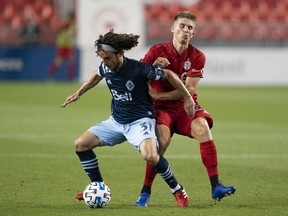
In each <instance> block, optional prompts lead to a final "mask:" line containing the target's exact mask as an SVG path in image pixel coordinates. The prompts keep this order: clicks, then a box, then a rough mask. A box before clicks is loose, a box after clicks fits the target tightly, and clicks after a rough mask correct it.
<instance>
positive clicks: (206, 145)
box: [200, 140, 218, 177]
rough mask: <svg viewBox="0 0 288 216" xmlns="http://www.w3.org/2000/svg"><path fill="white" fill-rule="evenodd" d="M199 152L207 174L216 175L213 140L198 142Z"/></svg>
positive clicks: (215, 156) (215, 153) (216, 162)
mask: <svg viewBox="0 0 288 216" xmlns="http://www.w3.org/2000/svg"><path fill="white" fill-rule="evenodd" d="M200 153H201V158H202V162H203V164H204V166H205V167H206V170H207V173H208V176H209V177H211V176H216V175H217V176H218V166H217V165H218V159H217V151H216V146H215V143H214V141H213V140H210V141H207V142H203V143H200Z"/></svg>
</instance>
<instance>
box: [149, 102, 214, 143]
mask: <svg viewBox="0 0 288 216" xmlns="http://www.w3.org/2000/svg"><path fill="white" fill-rule="evenodd" d="M154 114H155V117H156V122H157V125H160V124H163V125H166V126H167V127H169V129H170V132H171V136H173V134H174V133H177V134H181V135H184V136H188V137H191V138H193V137H192V135H191V123H192V121H193V120H194V119H195V118H198V117H201V118H204V119H206V121H207V123H208V125H209V127H210V128H212V127H213V118H212V116H211V115H210V114H209V113H208V112H207V111H206V110H205V109H204V108H202V107H201V106H200V105H199V104H196V110H195V115H194V116H193V118H192V117H190V116H188V115H187V114H186V111H185V110H184V107H182V108H180V109H177V110H168V109H167V108H160V107H156V108H154Z"/></svg>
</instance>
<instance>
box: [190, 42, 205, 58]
mask: <svg viewBox="0 0 288 216" xmlns="http://www.w3.org/2000/svg"><path fill="white" fill-rule="evenodd" d="M189 52H191V53H193V54H194V55H199V56H203V57H205V54H204V52H203V51H201V50H200V49H199V48H197V47H196V46H194V45H192V44H189Z"/></svg>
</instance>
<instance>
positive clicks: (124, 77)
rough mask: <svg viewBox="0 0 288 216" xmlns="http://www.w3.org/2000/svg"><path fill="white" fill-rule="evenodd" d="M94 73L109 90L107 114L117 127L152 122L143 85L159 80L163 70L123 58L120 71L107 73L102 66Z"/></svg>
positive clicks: (106, 69) (146, 85)
mask: <svg viewBox="0 0 288 216" xmlns="http://www.w3.org/2000/svg"><path fill="white" fill-rule="evenodd" d="M98 73H99V75H100V76H102V77H104V78H105V80H106V83H107V85H108V87H109V89H110V92H111V95H112V101H111V112H112V116H113V118H114V119H115V120H116V121H117V122H118V123H120V124H128V123H131V122H133V121H136V120H138V119H140V118H144V117H149V118H154V116H153V111H152V99H151V97H150V95H149V93H148V83H147V82H148V81H149V80H159V79H163V77H164V71H163V69H161V68H158V67H155V66H152V65H148V64H146V63H144V62H139V61H137V60H134V59H129V58H126V57H124V62H123V65H122V67H121V69H120V71H118V72H116V71H111V70H110V69H109V68H108V67H106V66H105V65H104V63H103V62H102V63H101V65H100V67H99V70H98Z"/></svg>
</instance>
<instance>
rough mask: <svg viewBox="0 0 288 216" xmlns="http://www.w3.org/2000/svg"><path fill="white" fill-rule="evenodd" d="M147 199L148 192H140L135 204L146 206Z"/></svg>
mask: <svg viewBox="0 0 288 216" xmlns="http://www.w3.org/2000/svg"><path fill="white" fill-rule="evenodd" d="M149 200H150V194H149V193H141V194H140V196H139V198H138V200H137V201H136V203H135V205H136V206H140V207H147V206H148V202H149Z"/></svg>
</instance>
